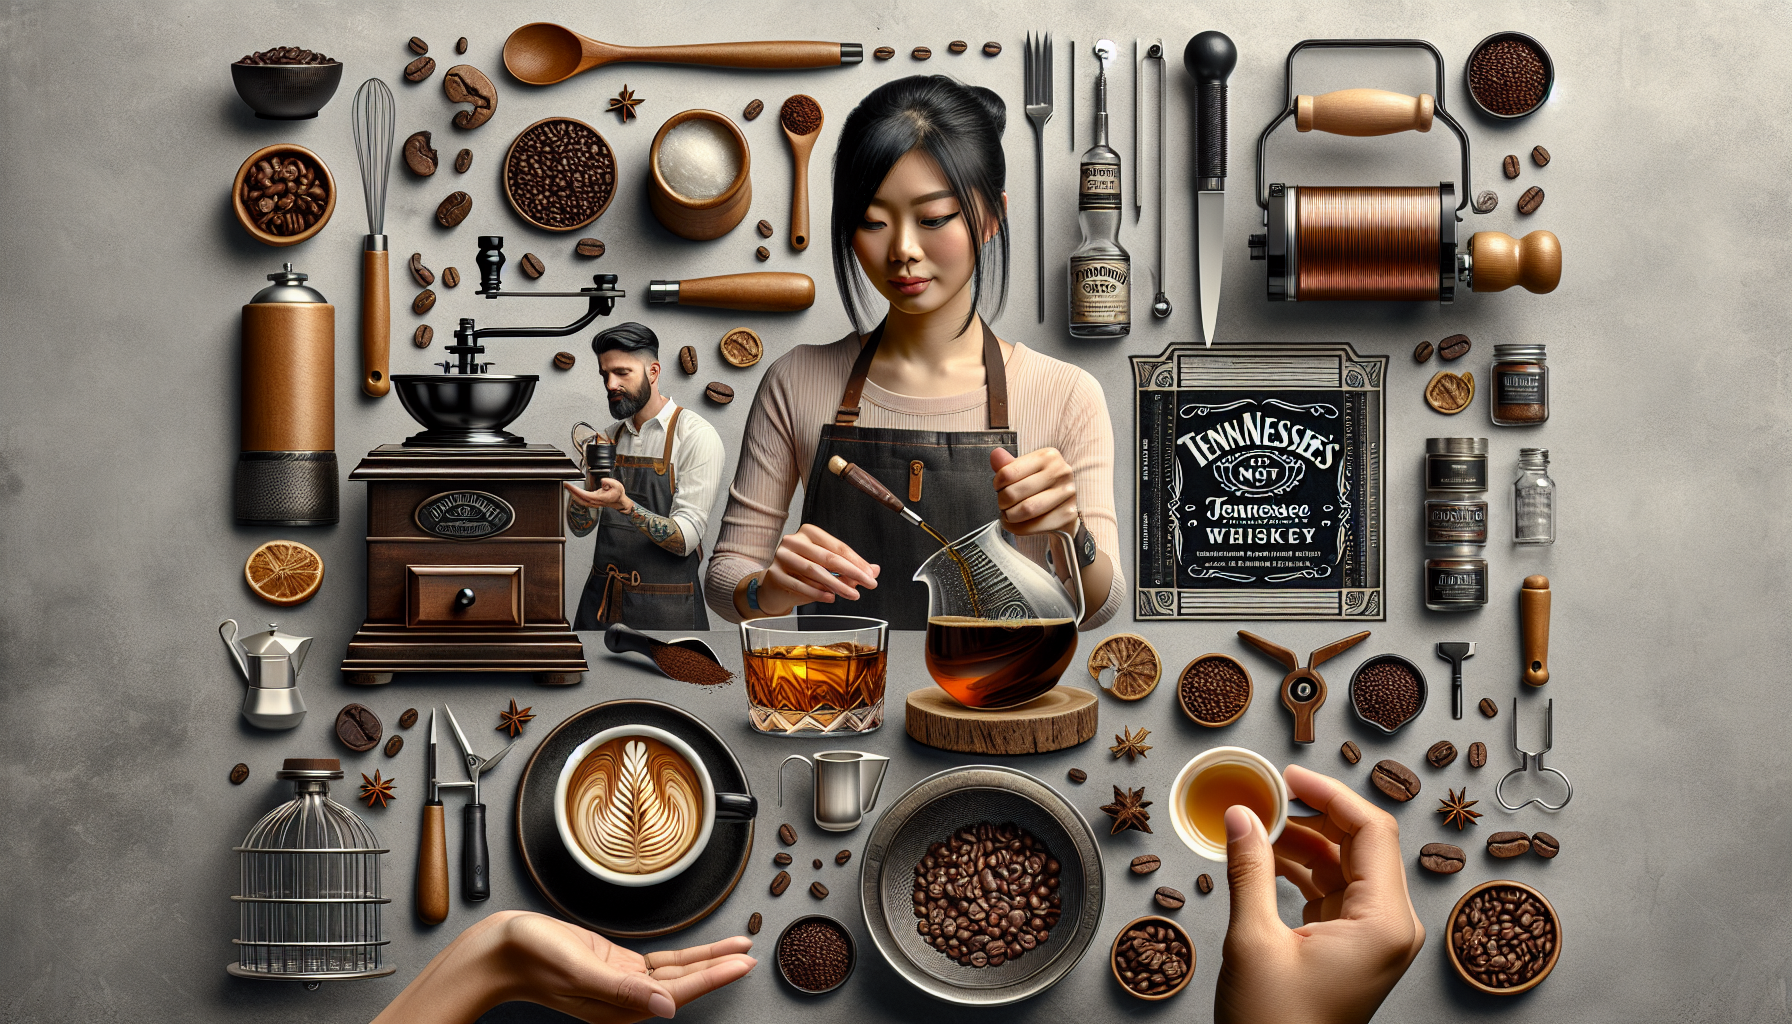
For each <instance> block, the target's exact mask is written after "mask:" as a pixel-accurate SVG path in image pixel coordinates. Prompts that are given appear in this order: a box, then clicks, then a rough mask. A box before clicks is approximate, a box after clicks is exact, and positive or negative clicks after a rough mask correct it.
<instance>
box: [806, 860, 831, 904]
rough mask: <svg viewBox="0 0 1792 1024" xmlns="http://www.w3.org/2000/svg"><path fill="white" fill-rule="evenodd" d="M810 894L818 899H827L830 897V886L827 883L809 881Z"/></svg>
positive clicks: (818, 862) (817, 862)
mask: <svg viewBox="0 0 1792 1024" xmlns="http://www.w3.org/2000/svg"><path fill="white" fill-rule="evenodd" d="M815 863H816V864H820V863H821V862H820V861H816V862H815ZM809 895H811V896H813V897H815V898H816V899H818V900H825V899H827V898H828V887H827V886H825V885H822V884H821V883H820V882H810V883H809Z"/></svg>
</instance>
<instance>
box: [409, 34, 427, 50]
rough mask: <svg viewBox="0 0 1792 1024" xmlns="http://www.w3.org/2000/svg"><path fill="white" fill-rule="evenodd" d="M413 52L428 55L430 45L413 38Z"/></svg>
mask: <svg viewBox="0 0 1792 1024" xmlns="http://www.w3.org/2000/svg"><path fill="white" fill-rule="evenodd" d="M411 52H412V53H428V52H429V44H428V43H426V42H424V41H423V40H421V39H419V38H417V37H416V36H412V37H411Z"/></svg>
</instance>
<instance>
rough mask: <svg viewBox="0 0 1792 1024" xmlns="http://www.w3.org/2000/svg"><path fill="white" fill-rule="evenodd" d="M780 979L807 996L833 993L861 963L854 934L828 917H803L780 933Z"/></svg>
mask: <svg viewBox="0 0 1792 1024" xmlns="http://www.w3.org/2000/svg"><path fill="white" fill-rule="evenodd" d="M775 953H776V955H777V959H778V976H779V977H781V978H783V979H784V980H785V982H787V983H788V984H789V985H790V987H791V988H794V989H796V990H797V991H798V992H802V993H804V994H805V995H811V996H818V995H821V994H822V993H823V992H832V991H834V990H835V989H837V988H839V987H840V986H841V985H844V984H846V979H848V978H850V977H852V970H853V968H854V967H857V966H858V963H859V948H858V945H857V944H856V943H854V942H853V939H852V933H851V932H849V931H847V930H846V928H845V927H844V926H843V925H841V923H840V922H838V921H836V920H834V919H833V918H831V917H828V916H826V915H824V914H809V915H808V916H806V917H799V918H797V919H796V920H794V921H792V922H790V923H789V924H788V925H785V926H784V930H783V931H782V932H780V933H779V934H778V945H777V948H776V950H775Z"/></svg>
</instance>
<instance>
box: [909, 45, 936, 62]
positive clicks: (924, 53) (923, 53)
mask: <svg viewBox="0 0 1792 1024" xmlns="http://www.w3.org/2000/svg"><path fill="white" fill-rule="evenodd" d="M909 56H911V57H913V58H915V59H916V60H926V59H927V58H929V57H931V56H933V51H932V50H929V49H928V48H927V47H925V46H917V47H915V49H914V51H913V52H912V53H910V54H909Z"/></svg>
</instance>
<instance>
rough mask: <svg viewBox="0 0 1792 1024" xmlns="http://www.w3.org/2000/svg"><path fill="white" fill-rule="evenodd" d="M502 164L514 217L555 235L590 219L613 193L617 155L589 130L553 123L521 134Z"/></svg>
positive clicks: (567, 122)
mask: <svg viewBox="0 0 1792 1024" xmlns="http://www.w3.org/2000/svg"><path fill="white" fill-rule="evenodd" d="M510 145H511V149H510V153H509V155H508V156H507V157H505V159H504V185H505V187H506V188H507V189H508V190H509V192H510V197H511V201H512V202H513V204H514V205H515V206H516V209H517V212H518V213H520V214H522V215H523V216H524V217H526V218H528V219H529V220H531V221H534V222H535V223H536V224H539V225H541V226H543V227H546V228H550V229H556V230H571V229H573V228H578V227H583V226H584V225H586V224H589V223H590V222H591V221H593V220H595V219H596V218H597V216H598V214H600V213H602V212H603V211H604V208H605V207H606V206H608V205H609V202H610V198H611V197H612V196H613V195H615V193H616V154H615V153H614V152H613V151H612V150H611V149H610V147H609V145H608V144H606V143H605V142H604V140H603V137H602V136H600V135H598V134H597V132H595V131H593V130H592V129H591V128H590V127H588V126H587V125H585V124H582V123H580V122H578V121H573V120H569V119H565V118H554V119H552V120H547V121H543V122H541V123H540V124H537V125H534V126H532V127H530V128H526V129H524V130H523V133H522V134H521V135H518V136H517V137H516V141H515V142H513V143H511V144H510Z"/></svg>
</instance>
